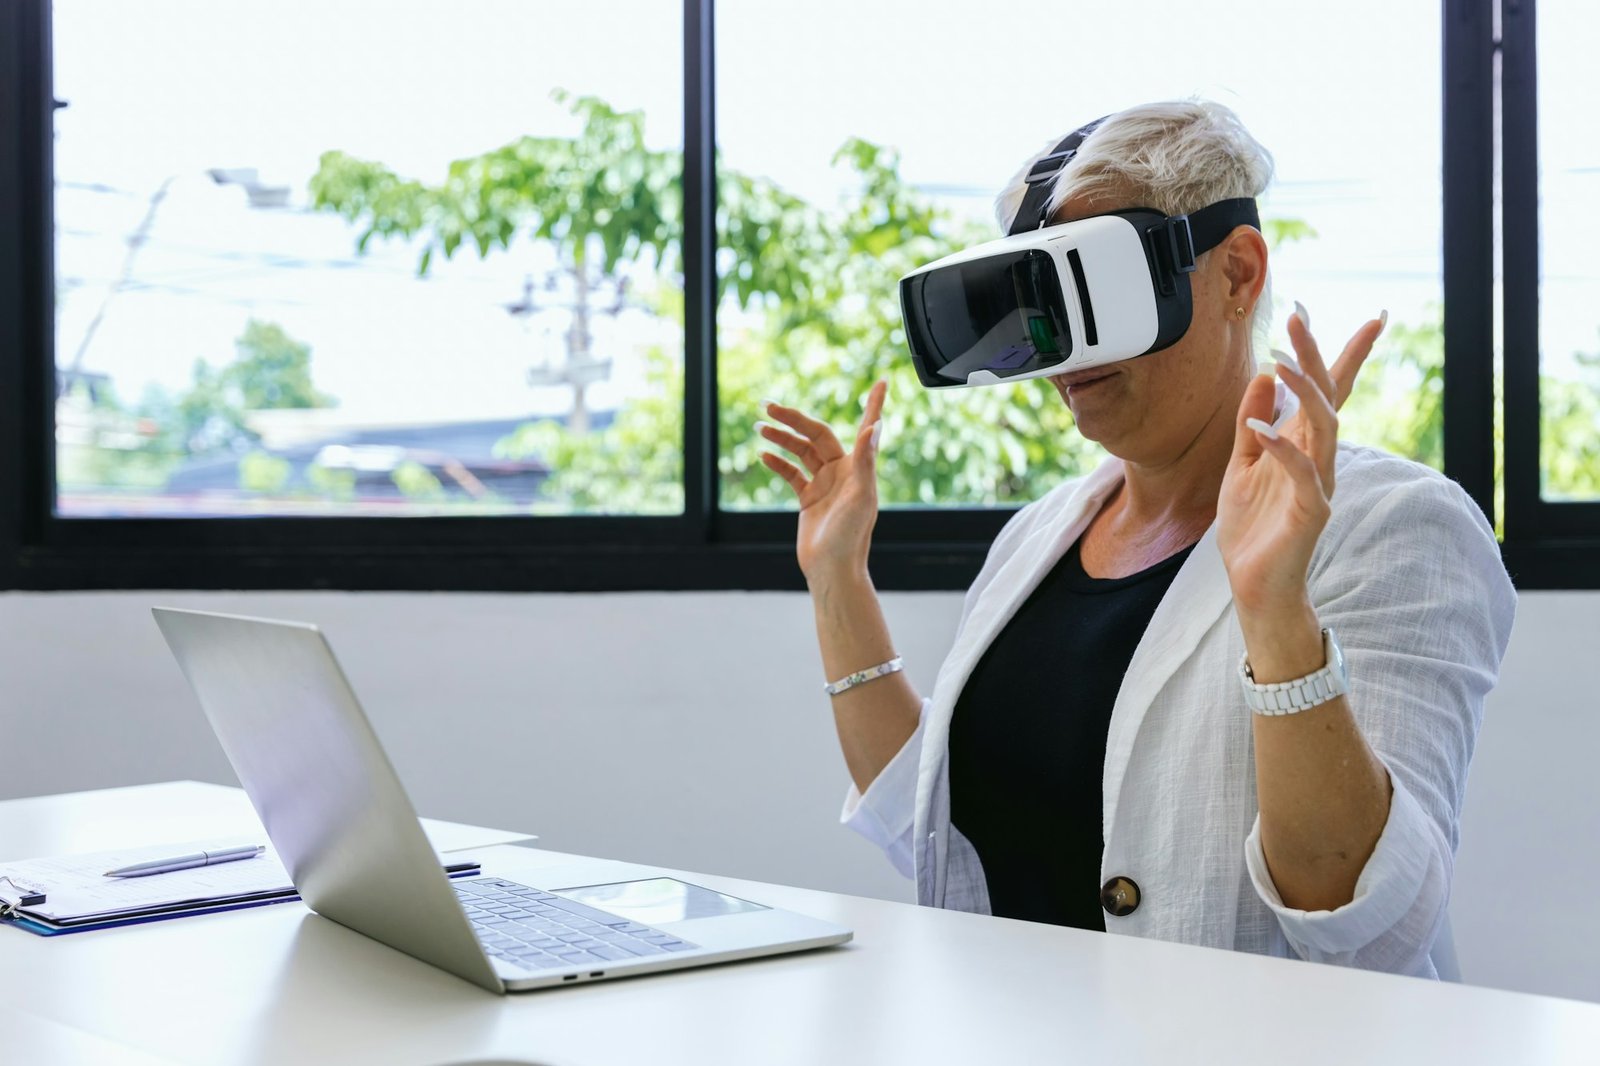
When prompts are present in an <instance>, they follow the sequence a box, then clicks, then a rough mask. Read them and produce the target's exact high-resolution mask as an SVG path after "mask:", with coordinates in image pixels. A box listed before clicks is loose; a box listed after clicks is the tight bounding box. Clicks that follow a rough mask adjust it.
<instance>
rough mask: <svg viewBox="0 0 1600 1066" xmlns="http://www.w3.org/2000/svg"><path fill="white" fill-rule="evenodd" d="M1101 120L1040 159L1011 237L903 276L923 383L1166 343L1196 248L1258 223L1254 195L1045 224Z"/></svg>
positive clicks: (1110, 357) (1072, 363)
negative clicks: (1058, 183) (1060, 178)
mask: <svg viewBox="0 0 1600 1066" xmlns="http://www.w3.org/2000/svg"><path fill="white" fill-rule="evenodd" d="M1104 121H1105V119H1104V118H1100V119H1096V120H1095V121H1094V122H1091V123H1089V125H1087V126H1084V127H1083V128H1082V129H1079V130H1076V131H1074V132H1073V133H1071V134H1070V135H1068V136H1067V137H1066V138H1065V139H1064V140H1063V141H1062V142H1061V143H1060V144H1058V145H1056V147H1055V150H1054V151H1052V152H1051V153H1050V154H1049V155H1047V156H1045V157H1044V158H1043V159H1041V160H1039V162H1037V163H1035V164H1034V166H1033V167H1032V168H1031V170H1030V171H1029V173H1028V178H1027V184H1028V191H1027V194H1026V196H1025V197H1024V198H1023V201H1022V206H1021V207H1020V208H1019V209H1018V210H1017V215H1016V218H1015V219H1014V220H1013V221H1012V223H1011V228H1010V231H1009V232H1008V234H1007V235H1006V236H1005V237H1003V238H1001V239H1000V240H997V241H990V242H988V243H987V244H980V245H978V246H977V247H975V248H968V249H967V250H966V251H963V252H957V253H955V254H954V255H949V256H946V257H945V258H943V259H940V260H938V261H937V262H934V263H929V264H928V265H927V266H925V267H922V268H920V269H918V270H914V271H912V272H911V273H909V274H907V275H906V276H905V277H903V278H901V279H900V314H901V317H902V319H903V320H904V322H905V330H906V342H907V344H908V345H909V346H910V348H911V358H912V361H913V362H914V363H915V364H916V368H917V377H918V378H920V379H921V381H922V384H923V385H925V386H927V387H928V388H930V389H945V388H960V387H962V386H965V385H998V384H1001V383H1003V382H1007V381H1021V380H1023V379H1025V378H1038V377H1049V376H1053V375H1056V374H1065V373H1068V372H1070V371H1074V370H1083V369H1087V368H1088V367H1094V366H1100V365H1102V364H1105V363H1115V362H1119V361H1121V360H1124V359H1133V358H1136V357H1138V356H1141V355H1148V354H1149V353H1151V352H1159V351H1160V350H1161V349H1163V348H1169V347H1171V346H1172V345H1174V344H1176V343H1177V342H1178V341H1179V340H1180V339H1181V338H1182V337H1183V335H1184V334H1185V333H1186V332H1188V329H1189V321H1190V318H1191V317H1192V314H1193V300H1192V297H1191V295H1190V291H1189V274H1191V273H1193V272H1194V267H1195V258H1196V257H1197V256H1199V255H1200V254H1202V253H1204V252H1207V251H1209V250H1211V249H1212V248H1214V247H1216V246H1217V245H1218V244H1219V243H1221V242H1222V239H1223V238H1224V237H1226V236H1227V235H1228V234H1229V233H1231V232H1233V229H1234V227H1236V226H1240V225H1249V226H1255V227H1256V228H1258V229H1259V228H1260V226H1261V220H1260V217H1259V216H1258V214H1257V212H1256V202H1255V200H1253V199H1250V198H1248V197H1246V198H1242V199H1234V200H1221V201H1218V202H1217V203H1214V204H1211V205H1210V206H1208V207H1205V208H1202V209H1201V210H1199V211H1195V212H1193V213H1192V214H1188V215H1173V216H1169V215H1164V214H1162V213H1161V212H1159V211H1155V210H1151V209H1149V208H1133V209H1130V210H1126V211H1113V212H1111V213H1109V214H1105V215H1095V216H1092V217H1090V218H1084V219H1079V220H1078V221H1076V222H1065V223H1062V224H1060V225H1056V226H1046V225H1045V224H1044V223H1045V220H1046V217H1047V211H1048V207H1049V199H1050V196H1049V192H1050V182H1051V180H1052V179H1053V178H1054V177H1055V176H1056V175H1057V174H1058V173H1060V172H1061V170H1062V169H1063V168H1065V167H1066V165H1067V164H1068V163H1070V162H1071V161H1072V158H1073V156H1075V155H1076V154H1077V152H1078V147H1079V145H1081V144H1082V143H1083V140H1084V138H1085V137H1087V136H1088V135H1089V134H1090V133H1092V132H1093V131H1094V129H1095V127H1097V126H1099V125H1100V123H1101V122H1104Z"/></svg>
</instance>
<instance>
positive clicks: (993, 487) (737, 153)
mask: <svg viewBox="0 0 1600 1066" xmlns="http://www.w3.org/2000/svg"><path fill="white" fill-rule="evenodd" d="M1042 10H1044V9H1041V8H1040V6H1039V5H1038V4H1034V3H1028V2H1025V0H996V2H994V3H989V4H984V5H981V6H978V7H974V6H973V5H971V4H968V3H959V4H958V3H954V2H950V0H940V2H929V3H924V4H919V5H917V6H916V11H915V15H914V17H913V16H908V14H907V8H906V7H905V6H904V5H900V4H893V3H888V2H885V0H815V2H813V3H810V4H806V5H804V6H791V7H784V8H774V7H773V6H772V5H769V4H763V3H760V2H758V0H724V2H723V3H721V4H719V5H718V15H717V19H718V21H717V32H718V38H719V39H718V60H717V62H718V68H717V69H718V87H717V107H718V119H717V121H718V139H719V142H720V143H719V148H720V150H721V152H722V162H723V166H724V168H725V170H724V174H723V182H724V192H725V194H726V193H727V192H728V191H729V189H730V186H732V191H733V192H734V193H735V195H732V196H729V195H725V196H724V212H725V214H726V216H727V217H726V220H725V226H726V229H725V233H724V247H723V251H722V257H723V258H722V266H723V268H724V271H725V272H726V273H729V274H730V275H731V281H732V284H731V285H730V292H729V295H728V296H727V297H726V298H725V299H724V302H723V304H722V315H721V330H720V337H719V344H720V351H719V364H718V372H719V375H720V386H721V400H722V421H721V440H722V456H721V465H722V473H723V481H722V500H723V504H724V505H725V506H728V507H736V508H737V507H748V508H770V507H788V506H792V504H791V502H790V493H789V490H788V488H787V486H785V485H784V484H782V483H781V482H779V481H778V480H777V479H776V478H775V477H773V476H772V475H771V474H770V473H768V471H767V470H766V469H765V468H764V467H763V466H762V465H761V464H760V462H759V461H758V459H757V456H758V454H759V452H760V450H761V448H760V447H759V446H758V443H757V442H758V438H756V437H755V436H754V434H753V432H752V430H751V428H750V426H751V423H752V422H754V421H755V420H756V419H757V418H759V417H761V416H760V413H759V410H758V405H759V403H760V400H761V399H762V398H773V399H779V400H785V401H787V402H791V403H795V404H800V405H802V406H806V407H808V408H810V409H812V410H813V411H815V412H818V413H819V414H820V415H821V416H822V417H825V418H827V419H828V420H829V421H830V423H831V424H832V425H834V427H835V428H836V430H839V431H841V432H843V431H847V430H849V429H850V428H851V427H852V426H853V425H854V424H855V423H856V421H857V419H858V418H859V417H860V404H859V400H860V397H861V395H862V394H863V393H864V392H865V390H866V388H867V387H868V385H869V384H870V383H871V382H872V381H873V380H875V379H876V378H878V377H880V376H887V377H888V378H889V380H890V393H889V401H888V404H887V406H886V408H885V429H884V438H883V446H882V448H883V451H882V456H881V460H880V467H881V475H882V476H881V479H880V486H881V492H882V496H883V499H884V500H885V501H886V502H887V503H888V504H890V505H896V504H898V505H929V506H937V505H982V504H1012V503H1018V502H1024V501H1027V500H1030V499H1034V498H1036V497H1038V496H1039V495H1041V494H1042V493H1044V492H1045V491H1047V490H1048V489H1049V488H1051V487H1052V486H1053V485H1055V484H1058V483H1059V482H1060V481H1061V480H1062V479H1063V478H1066V477H1068V476H1071V475H1074V474H1077V473H1080V472H1083V471H1085V470H1087V469H1089V468H1091V467H1092V466H1093V465H1094V464H1095V463H1096V462H1097V461H1098V460H1099V458H1100V457H1101V455H1102V453H1101V452H1100V450H1099V449H1098V448H1097V447H1095V446H1092V445H1090V444H1088V443H1087V442H1085V441H1084V440H1083V439H1082V438H1081V437H1079V436H1078V435H1077V434H1076V432H1075V431H1074V430H1073V428H1072V425H1071V419H1070V417H1069V415H1068V412H1067V410H1066V408H1065V405H1064V404H1063V403H1062V402H1061V400H1060V399H1059V398H1058V396H1057V394H1056V392H1055V389H1054V388H1053V387H1052V386H1051V385H1050V384H1049V383H1048V382H1046V381H1042V380H1034V381H1028V382H1022V383H1019V384H1016V385H1009V386H991V387H985V388H978V389H963V390H950V391H944V392H930V391H929V390H926V389H923V388H922V387H921V386H920V385H918V383H917V381H916V376H915V373H914V371H913V368H912V366H911V362H910V357H909V355H908V353H907V350H906V346H905V343H904V341H903V339H902V338H901V336H900V317H899V308H898V304H897V300H896V293H895V288H894V286H895V282H896V281H897V280H898V278H899V277H900V276H901V275H902V274H904V273H905V272H906V271H908V270H910V269H913V268H914V267H915V266H918V265H921V264H922V263H925V262H928V261H929V260H931V259H934V258H937V257H938V256H939V255H942V254H945V253H947V252H949V251H951V250H954V249H956V248H959V247H964V246H966V245H967V244H969V243H975V242H977V241H981V240H985V239H989V238H992V237H995V236H998V235H999V234H998V233H997V231H996V227H995V222H994V216H993V210H992V201H993V198H994V196H995V194H996V193H998V192H999V191H1000V188H1001V186H1002V185H1003V184H1004V183H1005V182H1006V181H1007V180H1008V179H1009V178H1010V176H1011V175H1012V173H1013V172H1014V171H1015V170H1016V169H1017V168H1018V166H1020V165H1021V163H1022V162H1023V160H1025V159H1026V158H1028V157H1029V156H1030V155H1031V154H1032V153H1034V152H1035V151H1037V150H1038V148H1039V147H1040V146H1041V145H1042V144H1043V143H1044V142H1045V141H1046V140H1047V139H1050V138H1052V137H1061V136H1063V135H1065V134H1066V133H1067V132H1069V131H1071V130H1073V129H1075V128H1077V127H1078V126H1080V125H1082V124H1083V123H1085V122H1087V121H1089V120H1090V119H1093V118H1095V117H1097V116H1099V115H1102V114H1106V113H1108V112H1112V111H1116V110H1120V109H1122V108H1125V107H1129V106H1133V105H1135V104H1139V103H1144V102H1149V101H1154V100H1162V99H1173V98H1182V97H1187V96H1192V95H1200V96H1204V97H1208V98H1211V99H1215V100H1217V101H1219V102H1221V103H1224V104H1226V105H1228V106H1229V107H1232V108H1233V109H1234V110H1235V111H1237V112H1238V113H1239V115H1240V116H1241V118H1242V119H1243V120H1244V122H1245V124H1246V125H1247V126H1248V127H1249V128H1250V129H1251V131H1252V132H1253V133H1254V134H1255V136H1256V138H1257V139H1258V140H1259V141H1261V142H1262V144H1264V145H1265V146H1266V147H1267V148H1268V150H1270V151H1271V152H1272V153H1273V155H1274V156H1275V157H1276V161H1277V179H1276V181H1275V182H1274V183H1273V185H1272V186H1271V187H1270V188H1269V189H1268V191H1267V193H1266V195H1265V197H1264V198H1263V200H1262V204H1261V206H1262V209H1263V213H1264V216H1265V217H1266V219H1267V220H1268V221H1269V234H1268V236H1269V239H1270V240H1271V241H1272V243H1273V244H1274V245H1275V250H1274V253H1273V291H1274V293H1275V300H1274V305H1275V313H1274V322H1275V327H1274V335H1275V337H1276V340H1275V341H1274V343H1275V344H1276V345H1277V346H1279V347H1285V348H1287V346H1288V345H1287V338H1286V335H1285V334H1284V332H1283V328H1282V322H1283V320H1284V316H1285V313H1286V311H1287V310H1288V309H1290V308H1292V306H1293V304H1292V301H1293V300H1294V299H1298V300H1300V301H1302V302H1303V303H1305V304H1306V306H1307V308H1308V310H1309V311H1310V312H1311V316H1312V321H1313V326H1314V328H1315V329H1316V331H1317V333H1318V335H1319V336H1320V337H1321V338H1322V342H1323V344H1324V346H1326V347H1330V348H1332V350H1333V351H1335V352H1337V351H1338V350H1339V349H1340V348H1342V347H1343V344H1344V341H1345V340H1346V339H1347V338H1348V337H1349V335H1350V333H1351V332H1353V331H1354V330H1355V329H1356V327H1357V326H1359V325H1360V324H1361V323H1362V322H1363V321H1365V320H1366V319H1368V318H1370V317H1372V316H1375V315H1377V313H1378V312H1379V311H1380V310H1381V309H1384V308H1387V309H1388V310H1389V313H1390V321H1391V323H1392V324H1393V325H1392V326H1391V328H1390V331H1389V333H1388V335H1387V336H1386V337H1385V339H1384V340H1383V341H1382V342H1381V343H1380V345H1379V347H1378V350H1377V352H1376V356H1375V358H1374V360H1373V361H1372V362H1371V363H1370V364H1369V366H1368V368H1367V369H1366V370H1365V371H1364V373H1363V377H1362V380H1361V381H1360V382H1359V383H1358V386H1359V387H1358V392H1357V394H1356V395H1355V396H1354V397H1353V398H1352V400H1351V401H1350V404H1349V406H1348V407H1347V408H1346V426H1347V427H1348V429H1347V435H1348V436H1350V437H1353V438H1355V439H1358V440H1364V441H1367V442H1370V443H1374V444H1379V445H1382V446H1384V447H1387V448H1390V449H1391V450H1394V451H1397V452H1400V453H1402V454H1405V455H1409V456H1414V457H1416V458H1418V459H1421V460H1422V461H1424V462H1427V463H1431V464H1432V465H1434V466H1439V465H1441V462H1442V455H1441V443H1440V441H1441V433H1440V424H1441V414H1442V412H1441V410H1440V405H1439V399H1440V394H1439V382H1440V379H1439V375H1440V365H1441V359H1442V344H1441V340H1440V321H1441V319H1440V306H1441V302H1442V297H1443V288H1442V284H1441V279H1440V254H1439V244H1440V214H1441V211H1440V181H1439V167H1440V156H1439V141H1440V134H1439V81H1440V72H1439V51H1440V50H1439V43H1438V42H1439V25H1438V21H1439V16H1438V10H1437V7H1429V6H1427V5H1406V4H1400V5H1395V4H1392V3H1384V2H1381V0H1356V2H1354V3H1350V4H1340V5H1336V6H1328V5H1322V6H1314V5H1282V4H1269V3H1265V2H1257V3H1247V4H1234V5H1231V6H1230V7H1229V8H1228V10H1227V15H1226V17H1218V13H1217V11H1216V10H1214V9H1212V8H1210V7H1207V6H1205V5H1197V4H1194V3H1190V2H1180V0H1156V2H1153V3H1150V4H1138V5H1120V6H1119V5H1107V4H1091V3H1087V2H1083V0H1074V2H1071V3H1066V4H1058V5H1053V6H1051V7H1050V8H1049V9H1048V17H1047V18H1046V17H1044V16H1042V15H1041V11H1042ZM841 26H847V27H849V32H847V33H841V32H840V30H839V27H841ZM1380 26H1381V27H1382V28H1383V29H1382V32H1374V29H1373V28H1374V27H1380ZM1152 27H1159V32H1155V33H1153V32H1152ZM1031 34H1039V35H1042V36H1043V37H1044V38H1045V39H1046V40H1047V41H1053V42H1054V43H1053V44H1047V45H1046V46H1044V47H1042V48H1030V47H1029V46H1026V45H1024V43H1023V42H1025V41H1026V40H1028V39H1030V38H1029V35H1031ZM773 41H782V42H783V47H782V48H781V49H775V48H773V47H772V42H773ZM1330 87H1336V88H1330ZM784 209H787V211H788V213H782V212H783V211H784ZM797 251H798V252H801V253H804V252H811V251H816V252H817V254H815V255H810V256H806V255H803V254H796V252H797ZM807 262H810V263H821V264H823V267H822V268H820V269H813V271H812V272H811V274H809V275H808V274H805V273H804V272H801V273H800V275H799V276H795V274H794V273H793V272H792V270H791V268H793V267H794V266H795V265H796V264H804V263H807ZM758 288H765V289H766V291H769V292H775V293H776V295H772V296H766V297H759V298H755V299H751V300H741V297H742V296H744V295H746V292H747V291H750V290H755V289H758Z"/></svg>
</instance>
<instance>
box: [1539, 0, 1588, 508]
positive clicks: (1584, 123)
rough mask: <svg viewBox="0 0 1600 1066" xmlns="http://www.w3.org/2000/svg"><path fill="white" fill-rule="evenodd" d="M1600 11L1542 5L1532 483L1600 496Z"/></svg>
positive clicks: (1554, 494) (1581, 496) (1552, 491)
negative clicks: (1599, 123) (1599, 132)
mask: <svg viewBox="0 0 1600 1066" xmlns="http://www.w3.org/2000/svg"><path fill="white" fill-rule="evenodd" d="M1596 34H1600V14H1597V13H1596V11H1595V9H1594V8H1593V7H1591V6H1588V5H1579V4H1548V5H1541V6H1540V8H1539V23H1538V49H1539V87H1538V99H1539V200H1540V205H1539V252H1540V259H1541V262H1540V271H1539V282H1540V284H1539V408H1540V410H1539V416H1540V440H1539V444H1540V447H1539V459H1540V463H1539V473H1540V478H1539V487H1540V492H1541V494H1542V495H1543V496H1544V498H1545V499H1547V500H1597V499H1600V304H1597V303H1596V301H1595V293H1596V291H1597V290H1600V259H1597V258H1596V254H1597V252H1600V213H1597V211H1596V204H1597V203H1600V143H1597V142H1596V138H1595V135H1594V128H1595V126H1594V101H1595V100H1597V99H1600V71H1597V70H1596V68H1595V65H1594V40H1595V35H1596Z"/></svg>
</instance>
